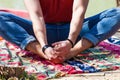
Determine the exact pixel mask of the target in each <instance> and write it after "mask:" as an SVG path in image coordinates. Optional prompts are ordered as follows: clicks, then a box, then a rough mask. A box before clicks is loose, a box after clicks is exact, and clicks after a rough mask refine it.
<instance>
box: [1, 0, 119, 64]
mask: <svg viewBox="0 0 120 80" xmlns="http://www.w3.org/2000/svg"><path fill="white" fill-rule="evenodd" d="M24 2H25V6H26V8H27V10H28V13H29V15H30V18H31V20H27V19H24V18H21V17H18V16H16V15H13V14H10V13H6V12H0V35H1V36H2V37H3V38H4V39H6V40H8V41H10V42H12V43H14V44H16V45H18V46H20V47H21V48H22V49H25V50H28V51H31V52H33V53H36V54H38V55H39V56H40V57H42V58H45V59H47V60H50V61H53V62H55V63H62V62H63V61H65V60H68V59H70V58H72V57H74V56H76V55H77V54H79V53H80V52H82V51H84V50H86V49H88V48H90V47H94V46H96V45H97V44H99V43H100V42H101V41H103V40H105V39H107V38H109V37H110V36H112V35H113V34H114V33H115V32H116V31H117V30H118V29H119V28H120V8H112V9H108V10H105V11H103V12H101V13H99V14H96V15H94V16H91V17H89V18H86V19H85V13H86V10H87V7H88V3H89V0H69V1H67V0H24Z"/></svg>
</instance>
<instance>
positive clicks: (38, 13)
mask: <svg viewBox="0 0 120 80" xmlns="http://www.w3.org/2000/svg"><path fill="white" fill-rule="evenodd" d="M24 2H25V5H26V8H27V10H28V12H29V15H30V18H31V20H32V24H33V30H34V33H35V36H36V38H37V40H38V42H39V43H40V45H41V47H42V46H44V45H45V44H47V38H46V28H45V22H44V18H43V14H42V9H41V6H40V1H39V0H24ZM31 5H32V6H31Z"/></svg>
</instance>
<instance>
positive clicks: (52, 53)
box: [44, 47, 57, 60]
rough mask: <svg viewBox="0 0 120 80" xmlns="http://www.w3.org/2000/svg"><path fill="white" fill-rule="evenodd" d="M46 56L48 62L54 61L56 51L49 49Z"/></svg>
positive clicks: (45, 52) (46, 50)
mask: <svg viewBox="0 0 120 80" xmlns="http://www.w3.org/2000/svg"><path fill="white" fill-rule="evenodd" d="M44 54H45V55H46V57H47V59H48V60H51V59H54V58H56V57H57V56H56V55H55V51H54V49H53V48H52V47H48V48H46V49H45V51H44Z"/></svg>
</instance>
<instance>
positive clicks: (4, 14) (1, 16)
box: [0, 11, 12, 20]
mask: <svg viewBox="0 0 120 80" xmlns="http://www.w3.org/2000/svg"><path fill="white" fill-rule="evenodd" d="M10 16H12V14H10V13H8V12H3V11H0V20H6V19H7V20H8V19H10Z"/></svg>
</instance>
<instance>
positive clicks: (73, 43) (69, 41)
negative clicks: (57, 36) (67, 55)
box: [66, 39, 74, 48]
mask: <svg viewBox="0 0 120 80" xmlns="http://www.w3.org/2000/svg"><path fill="white" fill-rule="evenodd" d="M66 40H67V41H69V42H70V44H71V45H72V48H73V47H74V43H73V42H72V40H70V39H66Z"/></svg>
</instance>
